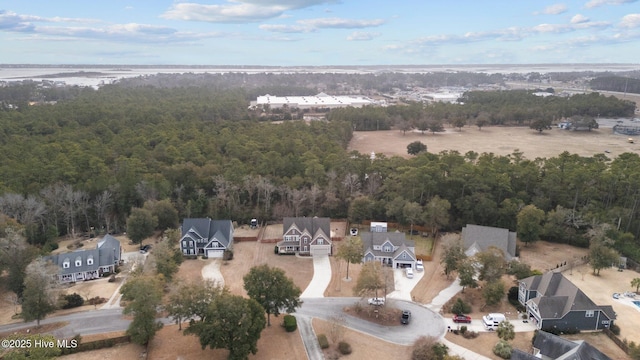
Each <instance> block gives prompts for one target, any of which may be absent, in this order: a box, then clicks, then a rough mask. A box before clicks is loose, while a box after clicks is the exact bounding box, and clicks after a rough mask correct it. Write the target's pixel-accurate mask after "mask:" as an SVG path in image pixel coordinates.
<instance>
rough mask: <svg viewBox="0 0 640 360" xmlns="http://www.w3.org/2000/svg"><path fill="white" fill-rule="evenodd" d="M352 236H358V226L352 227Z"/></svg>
mask: <svg viewBox="0 0 640 360" xmlns="http://www.w3.org/2000/svg"><path fill="white" fill-rule="evenodd" d="M350 231H351V236H358V228H351V230H350Z"/></svg>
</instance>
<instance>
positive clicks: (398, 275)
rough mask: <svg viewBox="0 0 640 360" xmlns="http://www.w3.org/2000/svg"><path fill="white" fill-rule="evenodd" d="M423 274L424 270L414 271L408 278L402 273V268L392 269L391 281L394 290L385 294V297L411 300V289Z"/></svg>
mask: <svg viewBox="0 0 640 360" xmlns="http://www.w3.org/2000/svg"><path fill="white" fill-rule="evenodd" d="M423 276H424V271H420V272H418V271H414V272H413V279H409V278H407V277H406V276H405V275H404V270H403V269H393V282H394V285H395V290H394V291H392V292H390V293H389V294H387V298H390V299H396V300H405V301H413V299H412V298H411V291H412V290H413V288H414V287H415V286H416V285H417V284H418V282H420V279H422V277H423Z"/></svg>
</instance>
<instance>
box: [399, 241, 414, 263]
mask: <svg viewBox="0 0 640 360" xmlns="http://www.w3.org/2000/svg"><path fill="white" fill-rule="evenodd" d="M403 253H407V254H409V258H410V259H411V260H413V261H416V254H414V253H413V251H411V250H409V248H407V246H406V245H405V244H402V245H400V247H399V248H398V250H396V252H395V253H394V255H393V260H397V259H399V258H400V255H402V254H403Z"/></svg>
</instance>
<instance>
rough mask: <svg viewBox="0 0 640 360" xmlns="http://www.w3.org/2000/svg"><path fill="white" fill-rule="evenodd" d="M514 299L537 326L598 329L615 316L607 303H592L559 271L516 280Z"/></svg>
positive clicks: (611, 320)
mask: <svg viewBox="0 0 640 360" xmlns="http://www.w3.org/2000/svg"><path fill="white" fill-rule="evenodd" d="M518 301H519V302H520V303H521V304H522V305H524V306H525V307H526V308H527V314H528V315H529V317H530V318H531V319H532V320H533V321H534V322H535V323H536V325H537V327H538V329H557V330H560V331H571V330H576V329H577V330H581V331H584V330H602V329H604V328H608V327H610V326H611V325H613V321H614V320H615V319H616V313H615V312H614V311H613V308H612V307H611V306H610V305H605V306H598V305H596V304H595V303H594V302H593V301H591V299H589V297H587V295H586V294H585V293H584V292H582V290H580V289H578V287H577V286H575V285H574V284H573V283H572V282H571V281H569V280H568V279H567V278H565V277H564V275H563V274H562V273H560V272H553V271H549V272H547V273H545V274H543V275H535V276H530V277H528V278H526V279H522V280H520V284H519V288H518Z"/></svg>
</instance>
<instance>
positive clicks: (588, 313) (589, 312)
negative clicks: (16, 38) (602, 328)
mask: <svg viewBox="0 0 640 360" xmlns="http://www.w3.org/2000/svg"><path fill="white" fill-rule="evenodd" d="M594 313H595V311H593V310H587V311H586V312H585V313H584V317H593V315H594Z"/></svg>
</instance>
